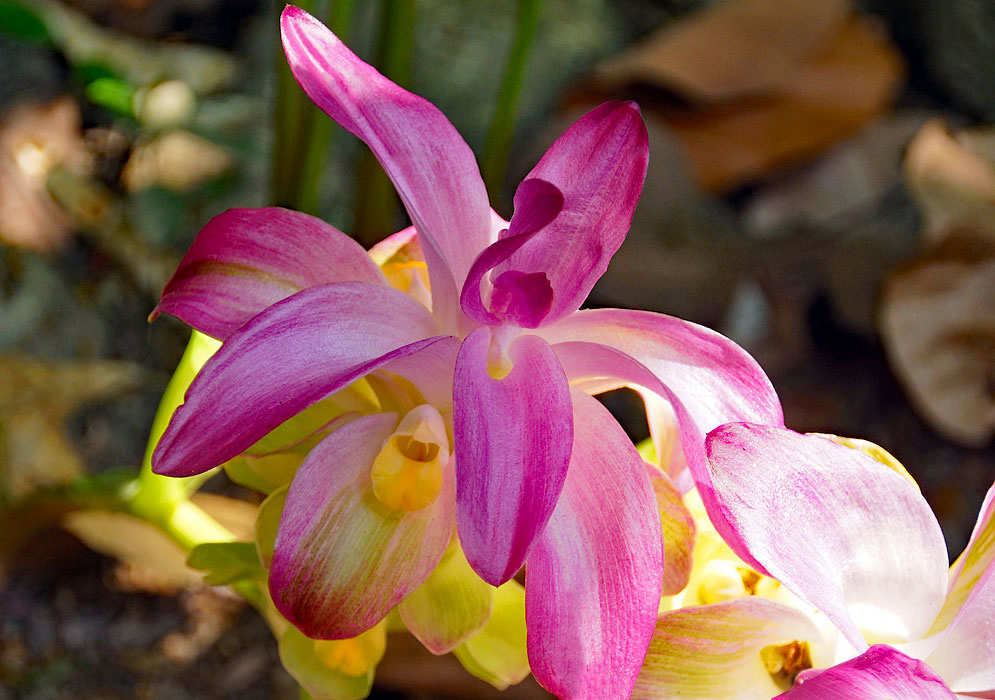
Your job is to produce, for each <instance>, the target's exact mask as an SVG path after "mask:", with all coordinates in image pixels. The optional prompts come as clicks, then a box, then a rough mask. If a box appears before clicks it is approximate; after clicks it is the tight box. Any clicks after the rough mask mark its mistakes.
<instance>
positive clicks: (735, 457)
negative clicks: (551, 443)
mask: <svg viewBox="0 0 995 700" xmlns="http://www.w3.org/2000/svg"><path fill="white" fill-rule="evenodd" d="M706 445H707V448H706V449H707V453H708V459H709V465H710V467H709V473H710V476H711V479H712V496H713V500H712V501H711V503H710V504H709V502H708V501H706V506H708V507H709V516H710V517H711V519H712V522H713V523H714V524H715V525H716V526H717V527H718V528H719V529H721V530H723V531H724V532H725V533H726V541H727V543H728V545H729V546H730V547H731V549H732V550H733V551H734V552H735V554H736V555H738V556H739V557H740V558H741V560H742V562H743V563H744V565H743V567H742V568H741V569H740V571H741V572H742V571H744V570H745V571H747V572H748V573H749V575H750V576H751V577H752V579H753V580H752V581H751V586H750V588H751V589H752V592H753V594H754V595H753V596H749V595H745V594H740V595H738V596H735V597H731V598H730V599H728V600H724V601H721V602H714V603H712V604H710V605H704V606H700V607H688V608H684V609H680V610H675V611H670V612H665V613H663V614H662V615H661V616H660V619H659V621H658V624H657V631H656V633H655V634H654V638H653V642H652V643H651V647H650V652H649V654H648V655H647V659H646V665H645V667H644V669H643V672H642V674H641V675H640V678H639V680H638V682H637V685H636V690H635V692H634V693H633V697H634V698H636V699H649V698H653V699H654V700H663V699H665V698H698V699H699V700H705V699H707V700H768V699H769V698H770V697H771V696H773V695H777V696H778V698H783V700H844V699H845V700H879V699H880V698H893V699H895V700H898V699H901V700H952V699H953V698H955V697H961V698H968V697H992V694H993V693H995V628H993V626H992V620H993V616H995V520H993V518H992V515H993V513H995V488H993V489H992V490H990V491H989V492H988V496H987V498H986V499H985V501H984V504H983V505H982V508H981V514H980V515H979V517H978V522H977V525H976V527H975V529H974V533H973V535H972V537H971V540H970V542H969V543H968V546H967V548H966V549H965V551H964V553H963V554H962V555H961V556H960V558H959V559H958V560H957V561H956V562H955V563H954V564H953V566H951V567H949V569H948V559H947V551H946V546H945V544H944V540H943V534H942V533H941V531H940V526H939V524H938V523H937V521H936V518H935V517H934V516H933V513H932V511H931V510H930V508H929V505H928V504H927V503H926V500H925V499H924V498H923V497H922V495H921V494H920V493H919V489H918V487H917V485H916V484H915V482H914V481H913V480H912V478H911V477H910V476H909V475H908V473H907V472H906V471H905V469H904V467H902V466H901V464H899V463H898V462H897V461H896V460H895V459H894V458H893V457H891V455H889V454H888V453H886V452H884V450H882V449H881V448H879V447H877V446H876V445H873V444H871V443H867V442H864V441H860V440H849V439H846V438H837V437H834V436H820V435H800V434H798V433H795V432H792V431H790V430H787V429H785V428H778V427H771V426H759V425H749V424H742V423H740V424H730V425H724V426H721V427H719V428H717V429H715V430H714V431H712V432H711V433H710V434H709V436H708V438H707V442H706ZM747 566H748V567H751V569H752V570H751V569H747ZM714 571H715V572H718V571H719V569H718V568H715V569H714ZM757 572H759V573H757ZM761 574H767V575H769V576H771V577H773V579H774V580H773V581H772V580H770V579H766V578H764V579H763V580H764V582H765V583H764V584H763V585H758V583H757V581H758V580H760V579H761ZM715 580H718V578H717V577H716V578H715ZM745 580H746V577H745V576H744V581H745ZM777 582H780V584H783V588H781V587H780V586H779V584H778V583H777ZM785 589H786V590H785ZM726 590H730V588H729V587H727V588H726ZM791 594H793V595H791ZM796 680H797V682H795V683H794V685H793V686H792V683H793V682H794V681H796ZM784 690H786V691H787V692H784V693H783V694H780V693H781V691H784Z"/></svg>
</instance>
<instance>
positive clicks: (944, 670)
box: [926, 487, 995, 693]
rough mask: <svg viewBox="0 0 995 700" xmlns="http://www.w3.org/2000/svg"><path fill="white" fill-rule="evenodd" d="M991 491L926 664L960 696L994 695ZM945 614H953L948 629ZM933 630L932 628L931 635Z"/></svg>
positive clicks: (994, 505)
mask: <svg viewBox="0 0 995 700" xmlns="http://www.w3.org/2000/svg"><path fill="white" fill-rule="evenodd" d="M993 514H995V487H993V488H991V489H989V491H988V495H987V496H986V498H985V502H984V503H983V504H982V506H981V513H980V515H979V516H978V522H977V525H975V528H974V532H973V534H972V535H971V540H970V542H969V543H968V545H967V549H965V550H964V553H963V554H962V555H961V556H960V558H959V559H958V560H957V563H956V564H955V565H954V572H955V573H956V577H955V579H954V581H953V582H952V586H951V590H950V593H949V595H948V597H947V602H946V603H945V604H944V607H943V611H942V612H941V614H940V618H938V620H937V622H938V623H941V624H942V625H943V627H944V628H945V630H944V631H942V632H941V633H940V634H941V635H942V636H941V638H940V641H939V644H938V645H937V647H936V650H935V651H933V653H932V654H930V655H929V656H928V657H927V658H926V661H927V662H928V663H929V665H930V666H932V667H933V668H934V669H936V671H937V672H938V673H939V674H940V675H942V676H943V678H944V680H946V681H947V683H948V684H949V685H950V687H951V688H952V689H953V690H955V691H957V692H958V693H989V692H992V691H995V628H993V626H992V620H995V519H993V517H992V516H993ZM944 613H948V614H949V613H953V614H954V615H953V619H952V620H950V621H949V623H947V622H946V620H944V619H943V618H944ZM936 627H937V625H936V624H934V630H935V629H936Z"/></svg>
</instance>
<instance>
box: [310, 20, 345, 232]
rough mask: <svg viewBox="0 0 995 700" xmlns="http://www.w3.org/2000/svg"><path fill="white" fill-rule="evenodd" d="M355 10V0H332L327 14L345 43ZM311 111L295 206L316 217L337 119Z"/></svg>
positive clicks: (335, 30) (333, 30)
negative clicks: (323, 175) (311, 117)
mask: <svg viewBox="0 0 995 700" xmlns="http://www.w3.org/2000/svg"><path fill="white" fill-rule="evenodd" d="M355 9H356V0H332V7H331V10H330V11H329V13H328V28H329V29H331V30H332V32H334V33H335V35H336V36H338V37H339V38H341V39H342V40H343V41H346V43H348V40H347V38H348V35H349V30H350V28H351V27H352V18H353V15H354V14H355V12H354V11H355ZM309 111H310V112H312V113H313V114H314V118H313V119H311V123H310V133H308V134H305V135H303V136H302V140H303V143H304V147H305V151H304V170H303V173H302V176H301V182H300V197H299V198H298V201H297V207H296V208H297V209H299V210H300V211H303V212H306V213H308V214H314V215H316V216H317V215H318V207H319V204H320V201H319V200H320V193H321V180H322V177H321V176H322V174H323V173H324V169H325V159H326V158H327V156H328V148H329V146H330V145H331V143H332V134H333V133H334V131H335V122H333V121H332V119H331V117H329V116H328V115H326V114H323V113H320V112H319V111H318V110H317V108H312V109H310V110H309Z"/></svg>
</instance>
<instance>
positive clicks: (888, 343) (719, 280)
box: [0, 0, 995, 700]
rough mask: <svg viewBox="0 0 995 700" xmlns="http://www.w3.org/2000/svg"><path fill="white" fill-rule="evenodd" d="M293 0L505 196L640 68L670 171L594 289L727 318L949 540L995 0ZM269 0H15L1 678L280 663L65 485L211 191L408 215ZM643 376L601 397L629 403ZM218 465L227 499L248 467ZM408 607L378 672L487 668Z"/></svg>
mask: <svg viewBox="0 0 995 700" xmlns="http://www.w3.org/2000/svg"><path fill="white" fill-rule="evenodd" d="M307 5H308V6H309V8H310V9H311V11H313V12H314V13H315V14H317V15H318V16H319V17H322V18H324V19H325V20H327V21H328V22H329V23H330V24H331V25H332V26H333V27H334V28H336V30H337V31H339V32H340V33H341V34H342V35H343V36H344V37H345V38H346V39H347V42H348V43H349V45H350V46H351V47H353V48H354V49H355V50H356V51H357V53H359V54H360V55H361V56H362V57H364V58H365V59H367V60H370V61H373V62H375V63H376V64H377V65H378V66H379V67H380V68H381V70H383V71H384V72H385V73H386V74H387V75H389V76H390V77H392V78H393V79H395V80H397V81H398V82H401V83H402V84H405V85H406V86H407V87H409V88H410V89H412V90H413V91H415V92H417V93H418V94H421V95H423V96H424V97H426V98H428V99H429V100H431V101H432V102H434V103H435V104H437V105H438V106H439V107H440V108H441V109H442V111H443V112H444V113H446V114H447V115H448V116H449V118H450V119H451V120H452V121H453V123H454V124H455V125H456V127H457V128H458V130H459V131H460V132H461V133H462V134H463V135H464V137H465V138H466V140H467V141H468V142H469V143H470V145H471V146H472V147H473V148H474V150H475V151H476V153H477V154H478V157H479V158H481V159H482V160H481V162H482V168H483V171H484V173H485V176H486V178H487V181H488V187H489V189H490V191H491V193H492V201H493V204H494V206H495V208H496V209H497V210H498V211H499V212H500V213H501V214H502V215H504V216H506V217H507V216H509V215H510V213H511V209H510V202H511V195H512V194H513V192H512V191H511V190H510V189H509V184H508V183H514V182H517V181H518V180H519V177H520V176H521V175H522V174H524V173H525V172H526V171H527V170H528V169H529V168H530V167H531V165H532V164H533V163H534V162H535V160H536V158H537V157H538V155H539V154H541V153H542V151H543V149H544V148H545V146H546V145H548V144H549V143H550V142H551V141H552V140H553V139H554V138H555V136H556V135H558V134H559V133H560V132H562V130H563V129H564V128H565V127H566V126H567V125H568V124H569V123H570V122H571V121H572V120H573V119H574V118H575V117H576V116H577V115H579V114H580V113H581V112H582V111H584V110H586V109H588V108H590V107H592V106H593V105H595V104H597V103H598V102H600V101H602V100H604V99H618V98H621V99H636V100H638V101H639V103H640V105H641V107H642V109H643V113H644V115H645V117H646V120H647V124H648V127H649V130H650V134H651V149H652V151H651V165H650V172H649V176H648V178H647V182H646V188H645V191H644V195H643V199H642V201H641V204H640V207H639V209H638V211H637V215H636V220H635V222H634V225H633V229H632V232H631V234H630V236H629V239H628V241H627V243H626V245H625V246H624V247H623V248H622V250H621V251H620V252H619V253H618V254H617V255H616V257H615V259H614V261H613V263H612V267H611V269H610V270H609V272H608V274H607V275H606V276H605V278H604V279H603V280H602V282H601V283H600V285H599V286H598V287H597V288H596V289H595V293H594V295H593V297H592V303H594V304H610V305H617V306H627V307H642V308H650V309H654V310H657V311H662V312H666V313H672V314H675V315H679V316H682V317H685V318H689V319H691V320H695V321H698V322H701V323H704V324H707V325H710V326H712V327H714V328H717V329H719V330H721V331H722V332H724V333H726V334H729V335H731V336H732V337H733V338H734V339H735V340H737V341H738V342H740V343H741V344H743V345H744V346H745V347H746V348H747V349H749V350H750V351H751V352H752V353H754V355H755V356H756V357H757V358H758V359H759V360H760V362H761V364H762V365H763V366H764V368H765V369H766V370H767V372H768V373H769V374H770V375H771V377H772V379H773V381H774V383H775V385H776V387H777V388H778V391H779V394H780V395H781V397H782V400H783V401H784V404H785V413H786V416H787V421H788V425H789V426H791V427H793V428H796V429H798V430H806V431H820V432H833V433H838V434H844V435H852V436H859V437H863V438H867V439H870V440H872V441H875V442H878V443H880V444H881V445H883V446H884V447H886V448H887V449H888V450H890V451H891V452H892V453H893V454H895V455H896V456H897V457H898V458H899V459H901V460H902V461H903V462H904V463H905V465H906V466H907V467H908V469H909V471H910V472H911V473H912V474H913V475H914V476H915V477H916V478H917V479H918V480H919V482H920V484H921V485H922V488H923V491H924V493H925V495H926V496H927V498H928V500H929V501H930V503H931V504H932V505H933V507H934V510H935V511H936V512H937V514H938V516H939V518H940V520H941V524H942V525H943V527H944V531H945V533H946V534H947V538H948V543H949V545H950V550H951V551H952V552H958V551H960V549H961V547H962V546H963V544H964V542H966V539H967V536H968V534H969V528H970V527H971V525H972V523H973V514H974V513H975V512H976V511H977V506H978V504H979V503H980V501H981V498H982V495H983V493H984V491H985V489H987V487H988V486H989V485H990V484H991V482H992V480H993V478H995V448H993V447H992V439H991V438H992V435H993V432H995V130H993V126H992V124H993V123H995V63H993V62H992V61H991V56H992V55H993V52H995V5H993V4H992V3H990V2H986V1H985V0H955V1H953V2H947V3H932V2H928V1H927V0H887V1H885V0H862V1H861V2H856V3H851V2H848V1H846V0H827V1H826V2H820V3H812V2H809V1H808V0H715V1H714V2H704V1H702V0H544V1H540V0H520V2H519V3H510V2H498V1H497V0H473V1H464V2H454V1H453V0H379V1H376V2H355V1H354V0H337V1H334V4H333V3H332V2H327V1H326V2H319V1H316V0H314V1H312V2H309V3H307ZM281 8H282V5H281V4H279V3H268V2H263V1H262V0H63V1H57V0H24V1H19V0H0V66H3V69H4V70H3V72H4V75H3V80H2V81H0V527H2V528H3V529H2V532H3V534H2V535H0V698H3V699H6V698H31V699H32V700H42V699H45V698H60V697H67V696H70V695H71V696H74V697H87V698H91V697H92V698H133V697H148V698H167V697H168V698H177V699H183V698H229V697H230V698H235V697H238V698H242V699H245V700H247V699H248V698H277V697H287V698H290V697H296V694H297V690H296V686H295V685H294V684H293V682H292V681H291V680H290V679H289V678H288V677H287V676H286V675H285V673H284V672H283V670H282V668H281V667H280V664H279V662H278V660H277V658H276V651H275V647H274V644H273V642H272V640H271V637H270V635H269V633H268V631H267V630H266V628H265V625H264V624H263V623H262V622H261V621H260V620H259V619H258V617H257V616H256V615H255V614H254V613H253V612H252V611H251V610H248V609H246V608H245V606H244V603H243V602H242V601H241V600H240V599H238V598H237V597H234V596H232V595H230V594H229V593H226V592H225V591H224V589H212V588H209V587H206V586H204V585H203V584H202V583H201V582H200V577H199V576H197V575H191V572H190V571H189V570H188V569H186V568H185V567H184V566H183V554H182V552H180V551H179V550H178V549H176V547H175V545H173V544H172V543H171V542H170V541H169V540H167V539H166V538H165V537H164V536H162V535H161V533H158V532H157V531H156V530H155V529H154V528H151V527H149V526H145V525H143V524H142V523H141V522H140V521H137V520H135V519H131V520H130V521H129V520H127V519H121V518H112V519H111V520H107V519H103V520H101V519H100V517H88V516H83V515H80V514H79V513H77V512H75V508H74V503H76V502H77V501H78V499H79V498H81V496H80V492H79V488H80V487H79V486H78V484H79V483H80V482H79V478H80V477H85V478H90V479H97V480H98V481H99V480H101V479H103V480H105V481H107V480H111V481H113V480H114V479H117V478H119V476H118V475H119V474H121V473H128V470H131V469H134V468H135V467H136V465H138V464H139V463H140V462H141V458H142V452H143V450H144V446H145V440H146V437H147V434H148V430H149V426H150V425H151V422H152V417H153V414H154V412H155V409H156V405H157V403H158V400H159V397H160V395H161V394H162V391H163V389H164V387H165V384H166V381H167V380H168V377H169V374H170V372H171V371H172V369H173V368H174V367H175V366H176V364H177V362H178V361H179V358H180V355H181V353H182V352H183V348H184V345H185V343H186V338H187V331H186V330H185V329H184V328H182V327H181V325H180V324H178V323H175V322H172V321H171V320H168V319H164V320H160V321H158V322H156V323H154V324H151V325H149V324H147V323H146V316H147V315H148V313H149V311H150V310H151V308H152V306H153V305H154V302H155V299H156V298H157V296H158V294H159V292H160V290H161V288H162V286H163V285H164V283H165V282H166V280H167V279H168V278H169V276H170V275H171V273H172V271H173V269H174V268H175V265H176V263H177V262H178V260H179V258H180V256H182V254H183V252H184V251H185V250H186V248H187V246H188V245H189V244H190V242H191V241H192V240H193V237H194V236H195V235H196V233H197V231H198V230H199V229H200V227H201V226H202V225H203V224H204V223H206V222H207V221H208V220H209V219H210V217H212V216H214V215H215V214H218V213H220V212H221V211H223V210H224V209H226V208H229V207H232V206H262V205H266V204H281V205H286V206H293V207H296V208H301V209H303V210H306V211H310V212H312V213H316V214H318V215H320V216H322V217H323V218H325V219H326V220H328V221H330V222H331V223H333V224H334V225H335V226H337V227H339V228H340V229H342V230H344V231H346V232H349V233H350V234H352V235H355V236H356V237H357V238H358V239H360V240H361V241H363V242H364V243H365V244H369V243H372V242H374V241H375V240H377V239H379V238H381V237H383V236H384V235H386V234H387V233H390V232H392V231H393V230H396V229H398V228H400V227H402V226H403V225H405V220H404V218H403V211H402V210H401V208H400V206H399V204H398V202H397V200H396V197H395V196H394V195H393V192H392V190H390V188H389V183H387V182H386V180H385V179H384V176H383V174H382V172H381V171H380V170H379V167H378V166H377V165H376V163H375V161H372V159H371V158H370V157H369V154H367V153H365V150H364V148H363V147H361V145H360V144H358V142H356V141H355V139H353V138H352V137H350V136H349V135H348V134H346V133H344V132H343V131H342V130H340V129H338V128H337V127H333V126H332V125H331V122H330V120H328V119H327V118H326V117H324V116H323V115H322V114H321V113H319V112H318V111H317V110H316V109H315V108H313V107H312V106H310V104H309V103H307V101H306V98H304V96H303V94H302V93H300V91H299V90H297V88H296V86H295V85H293V84H292V81H290V80H288V79H289V73H288V72H287V71H286V69H285V68H284V67H283V66H282V57H281V55H280V53H279V52H278V30H277V15H278V12H279V10H280V9H281ZM635 400H636V399H635V398H634V396H633V395H630V394H627V393H625V392H619V393H617V394H615V395H611V396H609V397H607V399H606V401H607V402H608V403H609V405H610V407H611V408H612V409H613V410H614V411H615V412H616V413H618V414H619V415H620V416H622V417H623V418H625V417H626V416H631V415H634V414H636V413H637V411H635V410H634V401H635ZM627 426H628V429H629V430H630V433H631V434H632V436H633V438H634V439H640V438H642V437H644V436H645V426H644V425H641V424H640V423H639V422H638V421H637V420H632V419H630V420H628V422H627ZM84 483H85V482H84ZM94 483H96V482H94ZM74 484H77V486H73V485H74ZM74 489H76V490H75V491H74ZM207 491H209V492H211V493H209V494H207V495H205V496H203V498H206V499H208V500H207V501H205V502H204V503H205V505H204V507H205V508H208V507H209V508H210V509H213V510H212V514H215V515H216V517H218V518H219V520H221V521H222V522H226V523H230V524H231V525H230V526H231V527H232V528H233V529H235V528H236V527H237V526H238V523H239V522H240V519H241V520H244V514H242V513H241V512H240V511H239V507H238V506H237V505H233V504H234V503H237V499H246V498H250V496H249V495H248V492H246V491H244V490H240V489H238V488H237V487H235V486H233V485H232V484H230V483H228V482H226V481H225V480H224V477H222V476H219V477H216V478H215V479H213V480H212V481H211V482H209V483H208V484H207ZM211 498H214V499H215V500H214V501H210V499H211ZM74 499H76V500H74ZM208 503H209V505H208ZM226 518H227V519H226ZM110 531H114V532H116V533H118V536H117V537H116V538H111V540H113V541H111V542H109V543H108V542H107V541H106V539H107V538H106V537H105V536H106V533H107V532H110ZM69 533H72V535H70V534H69ZM80 540H82V541H84V542H86V543H87V544H89V545H90V546H91V547H93V548H94V549H96V550H97V551H100V552H103V553H104V554H113V555H116V556H117V557H118V558H119V559H123V561H116V560H115V559H112V558H106V557H104V556H103V555H98V554H95V553H93V552H92V551H91V550H89V549H87V548H86V547H83V546H82V545H81V544H80ZM122 541H127V542H128V543H129V546H128V547H127V551H124V552H122V550H121V544H120V543H121V542H122ZM408 642H410V640H408V639H406V638H404V637H397V639H394V638H393V637H392V640H391V643H390V645H389V652H388V656H387V658H386V660H385V661H384V663H383V664H382V666H381V667H380V669H379V671H378V676H377V678H378V686H377V690H376V692H377V693H378V694H379V696H380V697H410V698H415V697H493V696H495V692H496V691H493V690H491V689H489V687H487V686H485V685H484V684H482V683H480V682H478V681H475V680H473V679H471V678H470V677H469V676H466V675H465V674H464V673H463V672H462V670H461V669H459V667H458V664H456V662H455V661H454V660H453V659H452V658H451V657H445V658H434V657H429V656H428V655H427V653H426V652H424V651H422V650H421V649H420V647H418V645H417V644H414V643H408ZM412 669H417V670H412ZM541 695H542V691H540V690H539V689H538V687H537V686H535V685H534V684H532V683H531V682H529V683H526V684H523V685H521V686H516V687H515V688H513V689H512V690H510V691H508V693H507V694H506V697H526V696H528V697H540V696H541Z"/></svg>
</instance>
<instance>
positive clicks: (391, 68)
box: [353, 0, 416, 245]
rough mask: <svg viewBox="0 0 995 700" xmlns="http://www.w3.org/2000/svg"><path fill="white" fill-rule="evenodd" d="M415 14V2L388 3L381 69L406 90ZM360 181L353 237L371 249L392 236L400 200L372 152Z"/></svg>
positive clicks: (360, 166) (366, 155) (359, 171)
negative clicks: (370, 246)
mask: <svg viewBox="0 0 995 700" xmlns="http://www.w3.org/2000/svg"><path fill="white" fill-rule="evenodd" d="M415 14H416V13H415V1H414V0H385V1H384V11H383V16H382V18H381V23H380V50H379V53H378V57H377V65H378V67H379V68H380V71H381V72H382V73H383V74H384V75H385V76H387V77H388V78H390V79H391V80H392V81H393V82H395V83H397V84H398V85H401V86H402V87H403V86H404V85H406V84H407V83H408V79H409V77H410V73H411V47H412V45H413V44H414V26H415ZM356 180H357V185H356V209H355V212H356V213H355V224H354V227H353V235H354V237H355V238H356V239H357V240H359V241H360V242H361V243H363V244H364V245H370V244H372V243H375V242H376V241H378V240H380V239H381V238H383V237H384V236H385V235H387V234H388V233H391V230H392V227H393V224H394V212H395V211H396V209H397V198H396V196H395V195H394V189H393V186H392V185H391V183H390V179H389V178H388V177H387V175H386V173H384V171H383V168H381V167H380V165H379V163H377V161H376V158H374V156H373V154H372V153H371V152H370V151H369V150H368V149H364V151H363V155H362V156H360V161H359V164H358V165H357V167H356Z"/></svg>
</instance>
